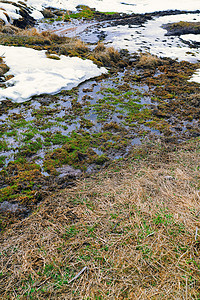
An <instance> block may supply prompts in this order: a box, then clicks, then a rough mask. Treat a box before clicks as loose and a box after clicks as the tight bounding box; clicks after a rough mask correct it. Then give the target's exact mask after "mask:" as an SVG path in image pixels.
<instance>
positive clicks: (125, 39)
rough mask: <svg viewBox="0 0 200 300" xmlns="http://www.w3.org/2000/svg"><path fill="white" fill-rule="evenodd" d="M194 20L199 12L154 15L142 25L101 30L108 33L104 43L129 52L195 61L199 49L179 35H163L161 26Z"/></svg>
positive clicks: (199, 53) (197, 19)
mask: <svg viewBox="0 0 200 300" xmlns="http://www.w3.org/2000/svg"><path fill="white" fill-rule="evenodd" d="M194 20H195V21H200V14H184V15H169V16H164V17H158V18H157V17H155V18H153V20H150V21H148V22H147V23H146V24H144V26H142V27H141V26H130V27H129V26H128V25H127V26H117V27H108V28H104V29H102V30H104V31H105V32H106V33H107V34H108V36H107V37H106V43H107V44H108V45H112V46H114V47H116V48H118V49H122V48H124V49H125V48H126V49H128V50H129V51H130V52H137V51H143V52H150V53H151V54H155V55H158V56H160V57H171V58H173V59H178V60H187V61H190V62H197V61H198V60H200V51H199V49H194V48H193V49H192V48H190V47H189V46H188V45H186V44H185V43H183V42H182V41H181V39H180V38H179V37H172V36H165V34H166V33H167V31H166V30H165V29H163V28H162V25H163V24H167V23H173V22H179V21H188V22H191V21H194ZM198 37H199V36H198ZM181 38H183V35H182V36H181Z"/></svg>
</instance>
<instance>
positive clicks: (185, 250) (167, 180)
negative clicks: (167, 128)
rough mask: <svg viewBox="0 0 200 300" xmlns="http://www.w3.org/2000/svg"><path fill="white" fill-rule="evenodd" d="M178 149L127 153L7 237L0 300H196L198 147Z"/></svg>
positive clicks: (199, 278)
mask: <svg viewBox="0 0 200 300" xmlns="http://www.w3.org/2000/svg"><path fill="white" fill-rule="evenodd" d="M147 150H148V151H147ZM173 150H174V149H173ZM175 150H176V151H172V150H170V149H168V148H167V147H165V146H162V145H157V146H153V145H146V146H145V150H144V149H142V148H141V149H138V150H137V151H135V150H134V151H133V154H132V157H130V158H129V159H128V160H126V161H124V162H121V163H119V162H118V163H113V165H112V166H110V167H109V168H107V169H105V170H102V171H101V172H100V173H99V174H97V175H94V176H92V177H90V178H83V179H80V180H79V181H77V182H76V187H74V188H71V189H66V190H64V191H61V192H59V193H56V194H53V195H51V196H50V197H49V198H48V199H46V201H45V202H44V203H43V204H41V205H40V206H39V207H38V209H37V210H36V211H35V212H34V213H33V214H32V215H31V216H29V217H28V218H27V219H25V220H24V221H22V222H20V223H18V224H15V225H14V226H13V227H12V228H11V229H10V230H8V231H7V232H5V233H4V234H3V235H2V237H1V250H0V253H1V261H0V266H1V267H0V268H1V271H0V278H1V280H0V295H1V299H145V300H146V299H188V300H189V299H199V297H200V274H199V268H200V238H199V235H200V231H199V228H200V222H199V218H200V194H199V179H200V174H199V164H200V158H199V140H196V141H194V142H191V143H189V144H186V145H184V147H183V148H182V149H181V148H180V147H179V149H175ZM147 152H148V154H147V155H146V158H143V159H141V158H137V157H138V155H140V153H141V154H142V153H143V154H144V153H147ZM81 270H83V273H82V274H79V272H80V271H81ZM77 274H79V276H78V277H77V278H76V277H75V276H76V275H77ZM73 278H76V279H75V280H73V281H71V282H70V280H72V279H73Z"/></svg>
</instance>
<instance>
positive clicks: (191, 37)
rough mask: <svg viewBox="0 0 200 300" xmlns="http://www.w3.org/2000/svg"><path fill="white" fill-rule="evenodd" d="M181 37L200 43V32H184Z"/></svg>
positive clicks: (184, 39)
mask: <svg viewBox="0 0 200 300" xmlns="http://www.w3.org/2000/svg"><path fill="white" fill-rule="evenodd" d="M180 38H181V39H182V40H183V41H186V42H191V43H192V42H197V43H200V34H184V35H181V36H180Z"/></svg>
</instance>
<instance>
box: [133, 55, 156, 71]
mask: <svg viewBox="0 0 200 300" xmlns="http://www.w3.org/2000/svg"><path fill="white" fill-rule="evenodd" d="M160 64H161V59H160V58H158V57H157V56H154V55H151V54H150V53H145V54H141V56H140V60H139V62H138V63H137V67H139V68H155V67H156V66H158V65H160Z"/></svg>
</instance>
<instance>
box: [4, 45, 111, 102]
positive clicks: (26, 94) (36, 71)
mask: <svg viewBox="0 0 200 300" xmlns="http://www.w3.org/2000/svg"><path fill="white" fill-rule="evenodd" d="M1 55H4V61H5V63H6V64H7V65H8V66H9V67H10V71H9V72H8V73H7V74H12V75H14V77H13V78H12V79H10V80H9V81H7V88H5V89H2V88H0V101H2V100H5V99H11V100H13V101H15V102H19V103H20V102H24V101H26V100H28V99H30V98H31V97H32V96H34V95H40V94H44V93H47V94H54V93H57V92H59V91H60V90H62V89H71V88H72V87H74V86H77V85H78V84H79V83H81V82H83V81H85V80H87V79H90V78H92V77H96V76H99V75H101V74H102V73H106V72H107V70H106V69H105V68H98V67H97V66H96V65H95V64H93V62H92V61H91V60H82V59H80V58H77V57H73V58H70V57H66V56H60V60H54V59H49V58H47V57H46V55H45V51H44V50H42V51H37V50H34V49H31V48H24V47H8V46H0V56H1Z"/></svg>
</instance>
